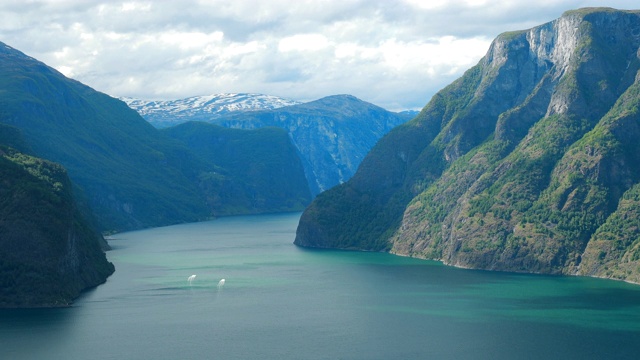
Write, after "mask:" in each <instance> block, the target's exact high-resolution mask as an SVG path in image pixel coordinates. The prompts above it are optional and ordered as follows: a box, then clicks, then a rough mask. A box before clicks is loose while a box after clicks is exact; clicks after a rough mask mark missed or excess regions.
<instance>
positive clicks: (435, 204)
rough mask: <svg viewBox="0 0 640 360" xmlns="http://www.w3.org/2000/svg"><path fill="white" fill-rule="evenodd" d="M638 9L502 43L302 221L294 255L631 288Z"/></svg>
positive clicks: (637, 153) (639, 167) (639, 257)
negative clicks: (354, 255)
mask: <svg viewBox="0 0 640 360" xmlns="http://www.w3.org/2000/svg"><path fill="white" fill-rule="evenodd" d="M639 48H640V11H618V10H614V9H610V8H586V9H580V10H575V11H569V12H566V13H565V14H563V15H562V17H560V18H559V19H557V20H555V21H552V22H549V23H547V24H543V25H540V26H537V27H534V28H532V29H529V30H523V31H514V32H508V33H504V34H501V35H500V36H498V37H497V38H496V39H495V40H494V41H493V43H492V45H491V47H490V49H489V51H488V52H487V54H486V55H485V57H484V58H483V59H482V60H480V62H479V63H478V64H477V65H476V66H474V67H473V68H471V69H469V70H468V71H466V72H465V74H464V75H463V76H462V77H461V78H459V79H458V80H456V81H454V82H453V83H452V84H450V85H449V86H447V87H446V88H444V89H443V90H441V91H440V92H438V93H437V94H436V95H434V96H433V98H432V99H431V101H430V102H429V103H428V104H427V105H426V106H425V108H424V109H423V110H422V111H421V113H420V114H419V115H418V116H417V117H416V118H415V119H414V120H412V121H410V122H408V123H406V124H403V125H401V126H398V127H396V128H395V129H393V130H392V131H391V132H390V133H389V134H388V135H386V136H385V137H383V138H382V139H381V140H380V141H379V142H378V143H377V145H376V146H375V147H374V148H373V149H372V150H371V151H370V152H369V154H368V155H367V156H366V158H365V159H364V161H363V162H362V164H361V166H360V167H359V169H358V171H357V173H356V174H355V175H354V176H353V177H352V178H351V180H349V181H348V182H346V183H344V184H342V185H341V186H337V187H334V188H333V189H330V190H328V191H326V192H324V193H322V194H320V195H319V196H318V197H317V198H316V199H315V200H314V202H313V203H312V204H311V205H310V206H309V207H308V208H307V209H306V210H305V212H304V213H303V215H302V218H301V220H300V224H299V226H298V232H297V236H296V240H295V243H296V244H298V245H302V246H309V247H321V248H342V249H361V250H370V251H389V252H392V253H396V254H400V255H407V256H415V257H421V258H428V259H436V260H441V261H443V262H444V263H446V264H450V265H455V266H460V267H466V268H479V269H487V270H502V271H518V272H536V273H552V274H577V275H589V276H597V277H606V278H614V279H622V280H626V281H632V282H636V283H640V236H639V234H640V230H639V229H640V221H639V219H640V141H639V140H640V110H639V109H640V54H639V53H638V49H639Z"/></svg>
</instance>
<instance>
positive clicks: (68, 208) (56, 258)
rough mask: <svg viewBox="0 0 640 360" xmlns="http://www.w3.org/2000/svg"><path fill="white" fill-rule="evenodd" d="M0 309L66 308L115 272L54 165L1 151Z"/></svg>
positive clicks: (62, 172)
mask: <svg viewBox="0 0 640 360" xmlns="http://www.w3.org/2000/svg"><path fill="white" fill-rule="evenodd" d="M0 179H1V181H2V186H0V195H1V197H0V198H1V199H2V201H0V219H2V220H1V221H0V248H2V252H0V308H5V307H52V306H67V305H69V304H70V303H71V301H72V300H73V299H74V298H76V297H77V296H78V295H79V294H80V292H81V291H82V290H85V289H87V288H90V287H94V286H97V285H99V284H101V283H103V282H105V280H106V278H107V277H108V276H109V275H111V273H113V271H114V268H113V264H111V263H110V262H108V261H107V259H106V257H105V254H104V253H103V252H102V249H101V248H100V243H101V242H103V243H104V239H102V236H101V235H100V234H99V233H97V232H95V231H94V230H93V228H92V227H91V226H90V225H89V223H87V222H86V220H85V219H84V218H83V216H82V215H81V213H80V211H79V209H78V207H77V205H76V203H75V201H74V198H73V194H72V188H71V182H70V180H69V178H68V177H67V173H66V171H65V170H64V168H62V167H61V166H60V165H58V164H54V163H51V162H48V161H46V160H42V159H39V158H35V157H32V156H29V155H25V154H22V153H19V152H17V151H16V150H13V149H11V148H7V147H0Z"/></svg>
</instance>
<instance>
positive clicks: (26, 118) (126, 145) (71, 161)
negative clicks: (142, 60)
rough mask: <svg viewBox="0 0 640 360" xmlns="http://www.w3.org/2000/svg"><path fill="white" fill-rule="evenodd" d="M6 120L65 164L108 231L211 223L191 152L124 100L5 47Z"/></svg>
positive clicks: (2, 119) (2, 109)
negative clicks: (189, 170) (191, 172)
mask: <svg viewBox="0 0 640 360" xmlns="http://www.w3.org/2000/svg"><path fill="white" fill-rule="evenodd" d="M0 123H4V124H7V125H10V126H13V127H15V128H17V129H20V131H21V132H22V134H23V135H24V139H25V141H26V142H27V144H28V146H29V147H30V148H31V149H32V150H33V154H34V155H36V156H38V157H42V158H45V159H47V160H51V161H54V162H56V163H59V164H61V165H63V166H64V167H65V168H66V169H67V171H68V174H69V177H70V178H71V180H72V182H73V183H75V184H77V185H78V187H79V189H80V191H81V192H82V193H83V194H82V195H83V196H84V197H86V199H87V202H88V204H89V206H90V208H91V209H92V210H93V211H94V213H95V215H96V217H97V218H98V220H99V223H100V225H101V228H102V229H103V230H114V231H117V230H125V229H134V228H141V227H148V226H159V225H167V224H171V223H177V222H184V221H195V220H198V219H202V218H206V217H207V216H208V211H207V208H206V204H205V202H204V201H203V200H202V199H201V198H200V197H199V195H198V189H197V187H196V186H195V185H194V184H193V183H192V181H191V180H190V179H189V177H188V175H187V174H185V169H183V168H182V166H185V165H186V164H188V163H189V159H190V158H191V154H190V153H189V152H188V150H187V149H186V148H184V146H182V145H180V144H177V143H176V142H175V141H173V140H171V139H168V138H166V137H164V136H163V135H161V134H160V133H159V132H158V130H157V129H155V128H154V127H153V126H151V125H150V124H149V123H148V122H146V121H144V119H142V118H141V117H140V115H138V113H136V112H135V111H133V110H131V109H130V108H129V107H128V106H127V105H126V104H125V103H124V102H122V101H119V100H117V99H114V98H112V97H110V96H107V95H105V94H103V93H100V92H97V91H95V90H93V89H91V88H89V87H88V86H86V85H83V84H81V83H79V82H77V81H74V80H71V79H68V78H66V77H65V76H63V75H62V74H60V73H59V72H57V71H56V70H54V69H52V68H50V67H48V66H46V65H45V64H43V63H41V62H39V61H37V60H35V59H33V58H31V57H29V56H27V55H25V54H23V53H21V52H19V51H18V50H15V49H13V48H11V47H9V46H7V45H4V44H0Z"/></svg>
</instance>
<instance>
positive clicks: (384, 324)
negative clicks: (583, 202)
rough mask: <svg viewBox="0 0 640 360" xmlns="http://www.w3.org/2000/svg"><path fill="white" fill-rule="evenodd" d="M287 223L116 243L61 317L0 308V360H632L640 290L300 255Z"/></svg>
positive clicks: (193, 230)
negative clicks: (104, 269)
mask: <svg viewBox="0 0 640 360" xmlns="http://www.w3.org/2000/svg"><path fill="white" fill-rule="evenodd" d="M299 216H300V214H297V213H296V214H284V215H261V216H241V217H229V218H222V219H218V220H215V221H210V222H203V223H196V224H186V225H178V226H171V227H165V228H156V229H149V230H144V231H137V232H130V233H123V234H118V235H116V236H114V239H112V240H110V244H111V245H112V246H113V247H114V250H112V251H110V252H109V253H108V257H109V259H110V260H111V261H112V262H114V264H115V265H116V269H117V270H116V273H115V274H114V275H113V276H112V277H111V278H109V280H108V281H107V283H106V284H104V285H102V286H99V287H98V288H96V289H94V290H91V291H89V292H87V293H86V294H84V295H83V296H82V297H81V298H80V299H78V300H77V301H76V303H75V304H74V306H73V307H71V308H66V309H39V310H3V311H0V359H608V358H615V359H637V358H638V355H637V354H638V353H639V351H640V286H637V285H630V284H625V283H621V282H615V281H607V280H600V279H590V278H575V277H551V276H539V275H521V274H509V273H494V272H485V271H473V270H463V269H455V268H450V267H446V266H443V265H441V264H439V263H436V262H431V261H423V260H417V259H411V258H403V257H398V256H393V255H389V254H381V253H360V252H344V251H320V250H307V249H302V248H298V247H296V246H294V245H293V244H292V242H293V239H294V237H295V228H296V226H297V221H298V219H299ZM190 275H196V278H195V279H194V280H193V281H192V282H191V284H189V282H188V281H187V278H188V277H189V276H190ZM223 278H224V279H225V284H224V286H223V287H221V288H219V287H218V286H217V285H218V282H219V281H220V279H223Z"/></svg>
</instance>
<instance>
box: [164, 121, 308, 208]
mask: <svg viewBox="0 0 640 360" xmlns="http://www.w3.org/2000/svg"><path fill="white" fill-rule="evenodd" d="M162 132H163V133H165V134H166V135H168V136H169V137H171V138H173V139H176V140H178V141H180V142H182V143H183V144H185V145H186V146H187V147H188V148H189V149H191V150H193V152H194V153H196V154H198V155H199V156H200V157H201V159H202V162H203V163H206V164H207V168H208V169H209V171H202V172H201V173H200V174H199V175H198V180H197V182H198V185H199V188H200V189H201V193H202V194H203V196H204V197H205V198H206V199H207V205H208V206H209V209H210V210H211V213H212V214H213V215H214V216H222V215H235V214H252V213H264V212H271V213H273V212H288V211H302V210H303V209H304V207H305V206H307V205H308V204H309V203H310V202H311V193H310V191H309V187H308V186H307V181H306V178H305V176H304V169H303V168H302V163H301V161H300V158H299V157H298V154H297V152H296V149H295V147H293V145H292V144H291V141H290V140H289V137H288V135H287V133H286V132H285V131H284V130H282V129H278V128H262V129H256V130H238V129H228V128H224V127H221V126H217V125H212V124H207V123H203V122H188V123H183V124H180V125H177V126H174V127H171V128H167V129H163V130H162Z"/></svg>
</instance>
